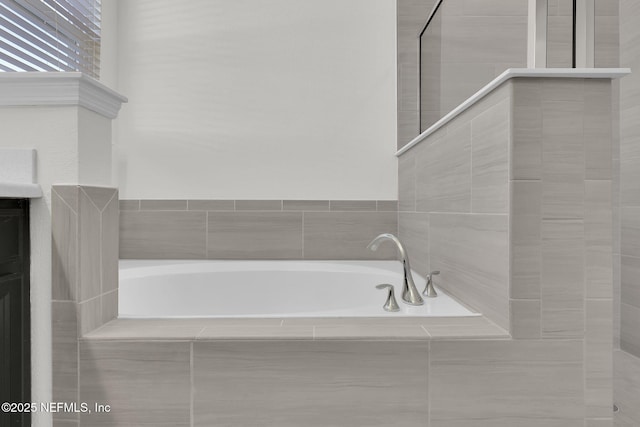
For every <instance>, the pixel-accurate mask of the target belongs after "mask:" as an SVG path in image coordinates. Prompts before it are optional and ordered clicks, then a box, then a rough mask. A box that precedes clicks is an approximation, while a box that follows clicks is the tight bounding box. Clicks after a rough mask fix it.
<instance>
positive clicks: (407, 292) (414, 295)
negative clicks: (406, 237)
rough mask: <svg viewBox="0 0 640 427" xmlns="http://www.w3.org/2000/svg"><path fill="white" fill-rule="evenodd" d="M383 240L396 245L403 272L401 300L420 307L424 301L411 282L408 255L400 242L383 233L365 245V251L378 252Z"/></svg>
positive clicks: (392, 236) (394, 237) (391, 235)
mask: <svg viewBox="0 0 640 427" xmlns="http://www.w3.org/2000/svg"><path fill="white" fill-rule="evenodd" d="M385 240H389V241H392V242H393V243H395V244H396V247H397V249H398V259H399V260H400V261H401V262H402V269H403V271H404V285H403V287H402V299H403V300H404V301H405V302H406V303H407V304H410V305H422V304H424V300H423V299H422V297H421V296H420V292H418V290H417V289H416V285H415V283H414V282H413V276H412V275H411V266H410V265H409V255H408V254H407V251H406V249H405V248H404V246H403V245H402V243H400V240H398V238H397V237H396V236H394V235H393V234H390V233H383V234H381V235H379V236H378V237H376V238H375V239H373V240H372V241H371V243H369V245H367V249H371V250H372V251H376V250H378V246H380V243H382V242H384V241H385Z"/></svg>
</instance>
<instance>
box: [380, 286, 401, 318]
mask: <svg viewBox="0 0 640 427" xmlns="http://www.w3.org/2000/svg"><path fill="white" fill-rule="evenodd" d="M376 289H389V293H388V294H387V302H385V303H384V305H383V306H382V308H384V309H385V311H400V307H398V302H397V301H396V296H395V295H394V293H393V285H390V284H388V283H382V284H380V285H377V286H376Z"/></svg>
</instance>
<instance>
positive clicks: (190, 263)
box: [118, 260, 480, 318]
mask: <svg viewBox="0 0 640 427" xmlns="http://www.w3.org/2000/svg"><path fill="white" fill-rule="evenodd" d="M414 280H415V282H416V286H417V287H418V288H419V290H420V291H421V290H422V288H424V284H425V283H426V281H425V279H424V277H421V276H420V275H418V274H416V273H415V272H414ZM382 283H389V284H392V285H394V287H395V294H396V299H397V301H398V303H399V306H400V311H399V312H387V311H385V310H384V309H383V308H382V305H383V304H384V302H385V301H386V296H387V291H384V290H377V289H376V288H375V287H376V285H378V284H382ZM401 285H402V267H401V265H400V263H399V262H397V261H200V260H197V261H196V260H180V261H168V260H122V261H120V289H119V303H118V304H119V316H118V317H119V318H274V317H275V318H289V317H402V316H420V317H422V316H425V317H460V316H480V314H479V313H476V312H474V311H472V310H470V309H469V308H467V307H466V306H465V305H463V304H461V303H460V302H458V301H456V300H455V299H454V298H452V297H451V296H450V295H447V294H446V293H445V292H443V291H442V290H441V289H438V294H439V295H438V297H437V298H426V297H425V298H424V299H425V304H424V305H422V306H411V305H408V304H406V303H404V302H403V301H402V299H401V292H402V286H401ZM436 288H437V287H436Z"/></svg>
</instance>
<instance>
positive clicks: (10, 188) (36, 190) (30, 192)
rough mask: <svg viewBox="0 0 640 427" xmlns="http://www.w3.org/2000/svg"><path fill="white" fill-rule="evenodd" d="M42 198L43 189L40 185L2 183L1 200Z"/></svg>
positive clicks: (0, 185) (0, 187) (0, 189)
mask: <svg viewBox="0 0 640 427" xmlns="http://www.w3.org/2000/svg"><path fill="white" fill-rule="evenodd" d="M41 197H42V188H40V185H38V184H23V183H18V182H0V198H12V199H39V198H41Z"/></svg>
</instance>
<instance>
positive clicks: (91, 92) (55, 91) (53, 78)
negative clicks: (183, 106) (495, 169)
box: [0, 72, 128, 119]
mask: <svg viewBox="0 0 640 427" xmlns="http://www.w3.org/2000/svg"><path fill="white" fill-rule="evenodd" d="M127 101H128V100H127V98H126V97H125V96H123V95H120V94H119V93H118V92H116V91H114V90H112V89H109V88H108V87H107V86H105V85H103V84H102V83H100V82H99V81H97V80H95V79H92V78H91V77H88V76H86V75H84V74H82V73H80V72H8V73H0V106H2V107H12V106H43V105H47V106H64V105H79V106H82V107H85V108H87V109H89V110H91V111H94V112H96V113H98V114H101V115H103V116H105V117H108V118H110V119H114V118H116V117H117V115H118V111H119V110H120V107H121V105H122V104H123V103H125V102H127Z"/></svg>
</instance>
